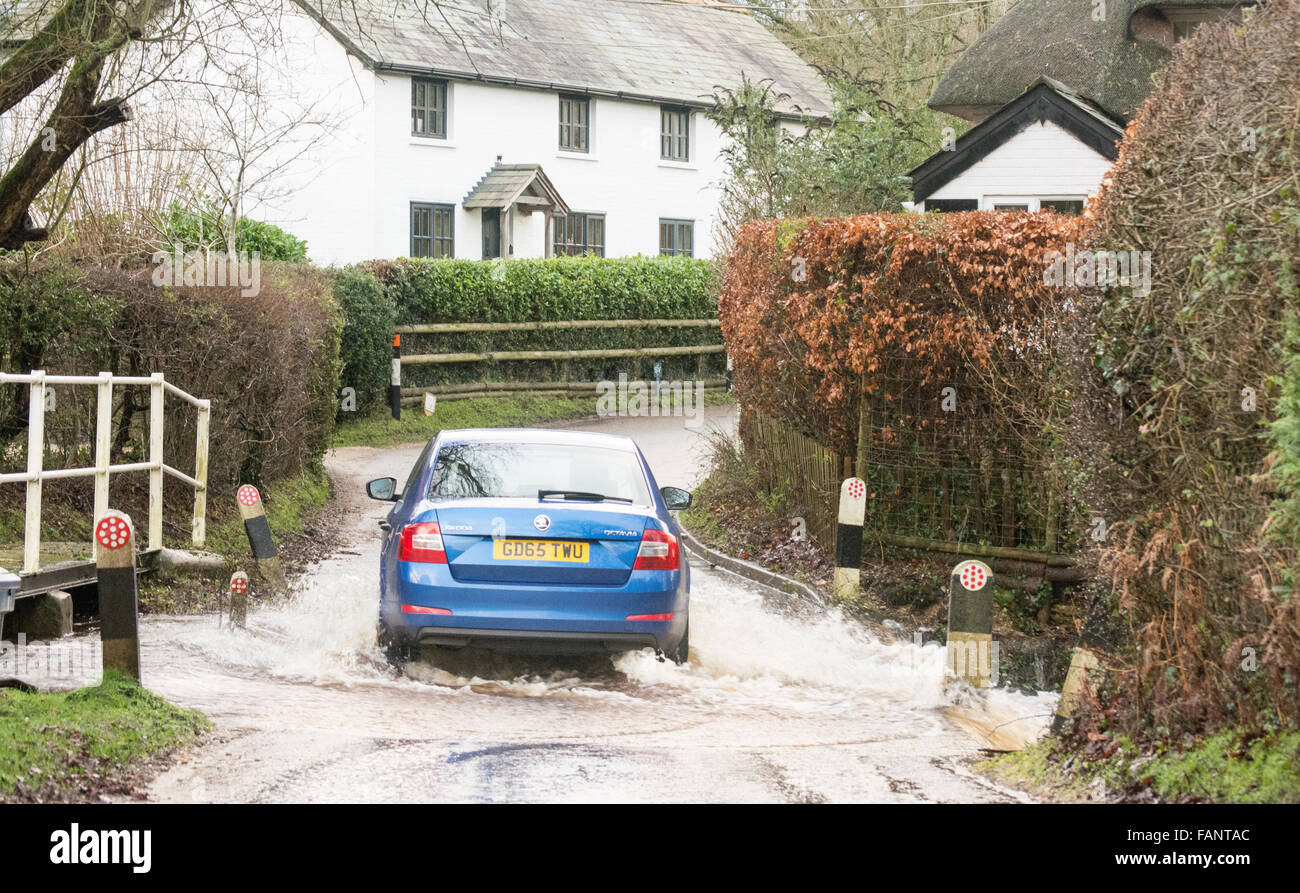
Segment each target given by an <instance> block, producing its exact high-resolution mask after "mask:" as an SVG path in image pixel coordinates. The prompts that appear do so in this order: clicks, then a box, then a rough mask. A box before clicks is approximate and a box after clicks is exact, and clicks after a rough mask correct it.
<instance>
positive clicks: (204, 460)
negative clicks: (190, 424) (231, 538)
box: [191, 400, 212, 546]
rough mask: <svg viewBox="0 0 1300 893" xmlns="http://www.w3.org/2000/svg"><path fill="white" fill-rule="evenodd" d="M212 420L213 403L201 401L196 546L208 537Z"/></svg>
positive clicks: (196, 455) (196, 462)
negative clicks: (209, 430) (209, 450)
mask: <svg viewBox="0 0 1300 893" xmlns="http://www.w3.org/2000/svg"><path fill="white" fill-rule="evenodd" d="M211 419H212V401H211V400H201V401H199V413H198V421H197V422H196V424H195V429H196V434H195V439H194V480H196V481H198V482H199V486H197V487H195V488H194V521H193V522H192V525H191V526H192V531H191V534H192V539H193V542H194V545H196V546H202V545H203V543H204V542H205V541H206V540H207V536H208V520H207V518H208V426H209V424H210V423H211Z"/></svg>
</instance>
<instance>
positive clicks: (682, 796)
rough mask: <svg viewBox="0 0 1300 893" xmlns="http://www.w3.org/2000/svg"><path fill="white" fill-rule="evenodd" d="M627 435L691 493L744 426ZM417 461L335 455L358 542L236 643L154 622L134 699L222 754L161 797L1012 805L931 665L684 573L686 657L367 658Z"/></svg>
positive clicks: (1036, 704)
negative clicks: (204, 725) (199, 724)
mask: <svg viewBox="0 0 1300 893" xmlns="http://www.w3.org/2000/svg"><path fill="white" fill-rule="evenodd" d="M731 413H732V410H731V408H730V407H725V408H716V409H711V410H710V424H708V425H705V426H704V427H703V428H701V429H699V430H698V431H692V430H690V429H686V428H684V427H683V425H682V420H681V419H622V420H610V421H608V422H599V423H584V424H582V425H581V426H580V427H583V428H588V429H592V428H599V429H600V430H610V431H618V432H620V433H628V434H630V435H632V436H633V437H636V438H637V440H638V442H640V443H641V444H642V447H643V449H644V450H645V452H646V453H647V457H648V459H649V460H650V463H651V465H652V467H653V468H654V470H655V473H656V476H657V477H658V478H659V482H660V484H682V485H687V486H689V485H692V484H694V483H696V482H697V480H698V478H699V477H700V474H701V467H702V466H701V463H702V460H703V450H702V445H703V444H702V440H701V436H702V435H703V434H704V433H705V432H706V431H707V430H708V429H709V428H710V427H718V426H721V427H724V428H725V427H727V426H729V425H732V424H734V419H733V417H732V415H731ZM417 453H418V447H410V448H397V449H370V448H349V449H343V450H338V451H336V452H334V453H332V454H331V455H330V456H329V457H328V458H327V468H328V469H329V471H330V473H331V475H332V476H333V477H334V480H335V483H336V486H337V488H338V491H339V498H340V499H342V500H343V502H344V506H345V509H346V524H347V531H348V537H347V538H348V539H349V540H350V542H349V544H348V545H346V546H344V547H343V548H342V549H341V550H340V551H339V552H338V553H337V554H336V555H335V556H334V557H332V558H331V559H329V560H328V561H326V562H323V563H322V564H321V565H319V566H318V567H317V568H316V569H315V570H314V571H313V572H312V573H311V574H309V575H308V577H307V578H306V579H304V580H303V581H302V582H301V588H300V591H299V592H298V593H297V594H296V596H295V597H294V598H293V599H292V600H291V601H290V602H289V603H288V604H286V605H284V606H282V607H278V608H274V609H265V610H261V611H257V612H254V613H253V614H252V615H251V616H250V618H249V624H248V628H247V629H246V630H229V629H221V628H218V626H217V621H216V619H215V618H214V617H210V616H209V617H151V618H146V619H145V620H144V622H143V626H142V660H141V664H142V667H143V674H144V676H145V679H144V681H145V684H146V685H147V686H148V687H149V688H151V689H153V690H154V691H157V692H158V693H160V694H162V695H164V696H165V697H167V698H169V699H170V700H172V701H174V702H176V703H179V704H183V705H185V706H191V707H197V708H199V709H201V710H203V711H204V712H205V713H207V714H208V716H210V717H211V718H212V719H213V721H214V723H215V724H216V727H217V732H216V734H215V735H214V737H213V739H212V740H211V741H209V742H208V743H207V744H205V745H204V746H203V747H201V748H199V749H197V750H196V751H194V752H193V753H192V754H190V755H189V756H188V758H187V760H186V762H184V763H181V764H178V765H177V766H175V767H174V768H172V769H171V770H169V771H167V772H166V773H164V774H163V775H161V776H160V777H158V778H157V779H156V780H155V781H154V783H153V784H152V785H151V787H150V788H149V789H148V796H149V799H151V800H156V801H182V802H231V801H234V802H358V801H366V802H436V801H472V802H494V801H495V802H500V801H511V802H538V801H547V802H550V801H584V802H592V801H620V802H623V801H629V802H662V801H707V802H713V801H721V802H771V801H789V802H826V801H855V802H861V801H877V802H879V801H906V802H916V801H961V802H974V801H1001V800H1012V799H1019V795H1017V794H1013V793H1011V792H1009V791H1006V790H1004V789H1001V788H999V787H996V786H995V785H993V784H991V783H990V782H987V781H986V780H984V779H981V778H978V777H976V776H975V775H973V774H972V773H971V772H970V771H969V770H968V769H967V768H966V765H967V764H968V763H969V762H970V761H971V759H972V758H974V757H977V756H978V755H979V745H978V743H977V742H976V740H975V739H973V738H972V737H971V736H969V735H968V734H967V733H965V732H963V731H962V730H961V729H959V728H958V727H957V726H955V725H954V724H953V723H952V722H951V720H950V719H949V718H948V715H947V713H946V711H945V709H944V708H945V707H946V706H947V701H946V700H945V696H944V693H943V686H942V672H943V671H942V651H941V649H940V648H938V647H937V646H934V645H931V646H929V647H925V648H921V647H917V646H915V645H912V644H904V643H895V642H889V643H886V642H882V641H878V640H876V639H875V638H873V637H872V636H871V635H869V634H868V633H867V632H866V631H865V630H864V629H863V628H862V627H861V626H860V625H858V624H856V623H853V622H850V621H845V620H843V619H841V618H840V617H839V616H838V614H837V613H827V612H826V611H824V610H823V609H820V608H816V607H814V606H810V605H807V604H805V603H800V602H797V601H795V600H794V599H792V598H790V597H788V596H785V595H783V594H774V593H773V592H771V591H769V590H766V589H764V588H763V587H758V586H754V585H752V584H749V583H748V582H745V581H742V580H740V579H738V578H736V577H734V576H731V575H729V574H726V573H723V572H720V571H714V570H711V569H709V567H708V566H707V565H700V564H694V565H693V590H692V596H691V615H692V622H691V646H692V648H691V656H690V661H689V663H688V664H686V665H683V666H677V665H675V664H673V663H671V662H664V661H660V660H658V659H657V658H656V657H655V656H654V655H653V654H651V653H649V652H642V653H632V654H625V655H622V656H618V657H615V658H612V659H611V658H605V657H597V658H590V659H587V658H581V659H575V658H562V657H556V658H531V659H530V658H524V657H517V656H515V657H509V658H503V657H488V656H478V657H475V656H472V655H471V656H468V657H460V658H455V659H454V660H449V661H446V662H443V663H442V665H441V666H433V665H431V664H425V663H414V664H410V665H407V666H404V667H402V668H394V667H391V666H390V665H389V664H388V663H387V662H386V661H385V660H384V657H383V655H382V653H380V652H379V650H378V649H377V648H376V647H375V644H374V630H375V620H376V613H377V610H376V600H377V597H376V585H377V584H376V580H377V563H378V552H379V547H380V533H379V529H378V527H377V521H378V520H379V518H381V517H382V516H383V515H384V513H385V507H384V506H383V505H382V504H380V503H373V502H369V501H367V500H365V498H364V495H363V484H364V482H365V481H366V480H369V479H370V478H374V477H380V476H385V475H393V476H396V477H398V478H399V479H401V478H404V477H405V475H406V473H407V471H408V470H409V468H410V465H411V464H412V463H413V462H414V460H415V458H416V455H417ZM992 698H993V702H992V707H991V709H992V711H993V712H994V713H995V714H996V715H997V716H998V717H1000V720H999V721H1000V722H1010V721H1015V720H1017V718H1018V717H1025V719H1022V720H1020V722H1021V723H1022V724H1026V725H1028V726H1033V727H1035V728H1037V727H1041V726H1043V725H1045V723H1046V721H1047V717H1046V714H1048V713H1050V710H1051V705H1052V700H1051V697H1050V696H1047V695H1041V696H1038V697H1025V696H1020V695H1013V694H1008V693H1003V692H996V693H994V694H993V695H992Z"/></svg>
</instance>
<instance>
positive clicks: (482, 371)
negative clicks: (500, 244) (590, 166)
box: [344, 257, 725, 394]
mask: <svg viewBox="0 0 1300 893" xmlns="http://www.w3.org/2000/svg"><path fill="white" fill-rule="evenodd" d="M368 267H369V269H370V271H371V272H372V273H373V274H374V275H375V277H376V278H377V279H378V281H379V282H380V283H382V287H383V290H384V292H385V293H386V295H387V299H388V300H389V301H391V304H392V307H393V309H394V313H395V318H396V322H397V324H398V325H414V324H421V323H444V322H548V321H560V320H577V319H705V318H712V317H716V316H717V301H716V297H715V288H714V283H713V277H712V273H711V271H710V268H709V265H708V263H707V262H705V261H703V260H696V259H693V258H680V257H631V258H599V257H555V258H545V259H540V258H539V259H530V260H512V261H477V260H424V259H419V260H411V259H403V260H399V261H392V262H389V261H380V262H373V263H371V264H369V265H368ZM348 289H349V290H356V291H357V292H358V293H360V292H361V291H364V290H365V289H364V288H363V286H362V285H361V284H360V283H353V284H351V285H349V286H348ZM345 306H346V305H345ZM344 340H345V345H344V361H345V363H348V364H349V368H357V369H360V368H362V366H364V367H365V368H366V369H369V370H372V371H373V373H374V374H378V373H379V369H380V361H379V359H378V357H379V354H380V352H381V351H382V352H383V356H384V358H385V359H384V360H383V375H384V380H386V377H387V357H388V356H389V354H388V353H387V351H388V348H389V346H390V343H391V342H390V340H389V338H387V337H385V338H383V340H382V343H381V341H380V335H379V333H378V332H377V331H371V330H370V329H367V330H366V333H365V336H364V339H354V340H352V341H349V339H348V337H347V336H346V335H345V338H344ZM720 343H722V337H721V334H720V333H719V331H718V330H717V329H715V328H694V327H690V328H674V327H652V326H631V327H626V328H620V329H568V330H558V331H553V332H540V333H539V332H473V333H458V334H446V335H408V336H406V337H405V338H403V353H404V354H407V355H410V354H418V353H447V352H482V351H489V350H497V351H501V350H582V349H595V348H625V347H649V346H680V345H696V344H720ZM363 350H364V351H365V352H366V355H367V356H370V355H371V354H372V353H373V355H374V357H375V359H374V360H367V361H364V362H363V361H362V360H360V358H359V356H358V355H359V353H360V352H362V351H363ZM354 357H358V358H357V359H356V361H355V365H354ZM662 362H663V374H664V377H665V378H669V379H673V378H683V379H685V378H695V377H697V375H698V374H699V369H698V367H697V365H696V358H695V357H693V356H685V357H665V358H664V359H663V360H662ZM652 363H653V359H650V360H648V361H646V362H643V363H638V362H637V361H636V360H635V359H610V360H569V361H562V362H558V361H557V362H551V361H546V362H506V363H473V364H470V363H466V364H456V365H450V366H434V365H420V366H415V365H412V366H407V367H406V368H405V369H404V370H403V383H404V384H406V385H407V386H409V387H425V386H432V385H437V384H448V383H455V382H471V381H598V380H603V379H616V378H617V377H618V375H619V374H620V373H624V374H627V375H628V376H629V377H632V378H641V377H647V376H649V375H650V374H651V371H650V370H651V364H652ZM724 363H725V361H724V359H723V358H722V356H721V355H720V354H716V355H710V356H708V357H707V358H706V364H705V367H704V369H705V375H706V376H707V377H714V376H720V375H721V374H722V372H723V366H724ZM345 378H346V375H345ZM360 393H361V388H360V387H359V386H358V394H360Z"/></svg>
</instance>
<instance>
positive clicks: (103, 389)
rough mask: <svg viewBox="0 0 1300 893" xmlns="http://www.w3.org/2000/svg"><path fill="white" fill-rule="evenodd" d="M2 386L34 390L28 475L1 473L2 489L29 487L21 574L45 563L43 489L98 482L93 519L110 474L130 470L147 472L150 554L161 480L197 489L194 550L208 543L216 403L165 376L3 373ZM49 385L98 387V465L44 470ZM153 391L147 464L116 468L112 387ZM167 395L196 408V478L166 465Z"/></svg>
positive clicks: (104, 500)
mask: <svg viewBox="0 0 1300 893" xmlns="http://www.w3.org/2000/svg"><path fill="white" fill-rule="evenodd" d="M0 384H19V385H21V384H25V385H28V386H29V387H30V388H31V393H30V395H29V400H28V409H27V470H26V471H25V472H12V473H4V474H0V484H14V483H20V482H23V483H26V484H27V515H26V521H25V525H24V539H23V573H25V574H33V573H36V572H37V571H39V570H40V563H41V485H42V483H43V482H44V481H48V480H57V479H60V478H79V477H94V479H95V518H97V519H98V518H102V517H103V516H104V514H105V513H106V512H107V511H108V483H109V477H110V475H114V474H124V473H126V472H132V471H147V472H149V535H148V545H147V548H148V549H149V550H150V551H153V550H157V549H161V548H162V511H163V475H164V474H170V475H171V476H172V477H174V478H176V479H178V480H182V481H184V482H185V483H187V484H189V485H190V486H191V487H193V488H194V520H193V523H192V525H191V530H192V537H193V542H194V545H196V546H202V545H203V543H204V540H205V539H206V538H207V521H206V517H207V504H208V483H207V481H208V423H209V420H210V418H211V413H212V404H211V401H209V400H201V399H199V398H198V397H195V396H193V395H191V394H187V393H185V392H184V391H182V390H181V389H180V388H178V387H176V386H175V385H172V384H168V383H167V382H166V381H165V380H164V378H163V373H161V372H155V373H153V374H152V375H150V376H149V377H147V378H145V377H131V376H119V375H113V374H112V373H109V372H101V373H99V375H47V374H45V372H44V371H41V370H36V371H33V372H31V373H30V374H27V375H17V374H13V373H8V372H0ZM51 385H95V386H96V388H97V389H98V395H97V404H96V409H97V412H96V419H95V464H94V465H93V466H91V467H88V468H55V469H48V470H47V469H45V467H44V462H45V412H46V409H45V405H46V404H45V389H46V388H47V387H49V386H51ZM133 385H134V386H144V387H148V388H149V461H147V462H128V463H124V464H121V465H112V464H110V462H109V453H110V451H111V449H112V444H113V388H114V387H115V386H122V387H128V386H133ZM167 394H172V395H173V396H175V397H179V398H180V399H182V400H184V401H186V402H187V403H190V404H191V405H193V406H194V407H196V408H197V409H198V424H197V426H196V428H197V431H196V434H195V446H194V476H193V477H191V476H190V475H188V474H185V473H184V472H183V471H179V470H177V469H175V468H172V467H171V466H170V465H168V464H167V463H166V462H164V461H163V400H164V397H165V396H166V395H167Z"/></svg>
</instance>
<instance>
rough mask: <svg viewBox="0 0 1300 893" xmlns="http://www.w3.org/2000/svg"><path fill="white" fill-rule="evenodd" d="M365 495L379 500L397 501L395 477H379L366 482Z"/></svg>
mask: <svg viewBox="0 0 1300 893" xmlns="http://www.w3.org/2000/svg"><path fill="white" fill-rule="evenodd" d="M366 495H367V496H369V497H370V498H371V499H377V500H379V501H380V502H397V478H379V479H378V480H373V481H371V482H370V483H368V484H366Z"/></svg>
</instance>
